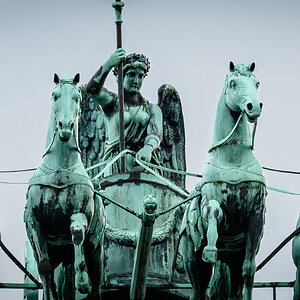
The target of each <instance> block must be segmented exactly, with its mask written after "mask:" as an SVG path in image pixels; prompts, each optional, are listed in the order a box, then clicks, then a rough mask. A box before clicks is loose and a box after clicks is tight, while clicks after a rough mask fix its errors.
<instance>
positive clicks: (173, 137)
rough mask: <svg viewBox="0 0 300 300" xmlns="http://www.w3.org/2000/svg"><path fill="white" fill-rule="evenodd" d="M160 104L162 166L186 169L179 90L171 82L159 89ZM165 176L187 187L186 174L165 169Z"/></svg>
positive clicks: (160, 155)
mask: <svg viewBox="0 0 300 300" xmlns="http://www.w3.org/2000/svg"><path fill="white" fill-rule="evenodd" d="M157 104H158V106H159V107H160V109H161V111H162V114H163V140H162V142H161V144H160V146H159V148H158V149H157V154H158V157H159V161H160V163H161V165H162V166H164V167H167V168H170V169H175V170H180V171H186V160H185V131H184V121H183V113H182V106H181V101H180V97H179V94H178V92H177V91H176V89H175V88H174V87H172V86H171V85H169V84H164V85H162V86H161V87H160V88H159V90H158V103H157ZM164 177H166V178H169V179H170V180H172V181H174V182H175V183H177V184H178V185H179V186H181V187H182V188H185V175H181V174H176V173H172V172H166V171H164Z"/></svg>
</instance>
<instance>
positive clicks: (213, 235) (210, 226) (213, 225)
mask: <svg viewBox="0 0 300 300" xmlns="http://www.w3.org/2000/svg"><path fill="white" fill-rule="evenodd" d="M202 218H203V219H204V221H205V224H206V226H207V232H206V237H207V246H206V247H205V248H204V249H203V253H202V259H203V260H204V261H206V262H208V263H215V262H216V261H217V253H218V250H217V247H216V244H217V240H218V223H219V222H220V221H221V220H222V218H223V212H222V209H221V207H220V204H219V202H218V201H216V200H209V201H208V202H207V203H206V204H205V206H204V207H203V209H202Z"/></svg>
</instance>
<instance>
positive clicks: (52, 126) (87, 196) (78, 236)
mask: <svg viewBox="0 0 300 300" xmlns="http://www.w3.org/2000/svg"><path fill="white" fill-rule="evenodd" d="M54 82H55V84H56V86H55V88H54V91H53V93H52V112H51V118H50V123H49V128H48V135H47V145H46V147H47V149H46V153H45V154H44V156H43V162H42V164H41V165H40V167H39V168H38V169H37V171H36V172H35V173H34V175H33V177H32V178H31V179H30V182H29V188H28V192H27V203H26V208H25V213H24V220H25V223H26V230H27V235H28V238H29V240H30V242H31V245H32V248H33V250H34V254H35V258H36V260H37V264H38V270H39V274H40V277H41V280H42V283H43V290H44V291H43V294H44V299H45V300H52V299H64V300H66V299H70V300H71V299H75V288H76V289H77V290H78V291H79V292H80V293H82V294H88V298H87V299H100V287H101V280H102V256H103V231H104V226H105V217H104V209H103V204H102V200H101V199H100V198H99V197H98V196H96V195H95V194H94V187H93V184H92V182H91V180H90V178H89V177H88V175H87V173H86V171H85V169H84V166H83V164H82V161H81V157H80V149H79V147H78V118H79V115H80V101H81V99H82V98H81V91H80V88H79V87H77V83H78V82H79V74H77V75H76V76H75V77H74V79H73V78H72V77H69V76H65V77H63V78H61V79H60V78H59V77H58V76H57V75H56V74H55V75H54ZM60 264H62V265H61V266H60V269H58V270H60V273H59V276H58V279H57V280H55V278H54V270H55V269H56V268H57V267H58V266H59V265H60Z"/></svg>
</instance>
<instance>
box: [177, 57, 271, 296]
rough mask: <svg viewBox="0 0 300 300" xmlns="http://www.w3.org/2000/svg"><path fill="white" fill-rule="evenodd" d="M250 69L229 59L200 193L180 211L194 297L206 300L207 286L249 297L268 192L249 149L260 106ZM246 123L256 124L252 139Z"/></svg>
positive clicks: (220, 293) (225, 293)
mask: <svg viewBox="0 0 300 300" xmlns="http://www.w3.org/2000/svg"><path fill="white" fill-rule="evenodd" d="M254 67H255V65H254V63H253V64H251V65H249V66H248V67H247V66H245V65H243V64H240V65H236V66H235V65H234V64H233V63H232V62H231V63H230V68H229V73H228V74H227V76H226V79H225V83H224V87H223V90H222V93H221V96H220V99H219V103H218V107H217V114H216V119H215V126H214V133H213V140H212V146H211V147H210V149H209V160H208V162H207V164H206V165H205V169H204V171H203V179H202V181H201V182H200V183H199V184H198V185H197V186H196V190H197V191H201V197H199V198H196V199H195V200H193V201H192V203H191V204H190V205H189V207H188V208H187V210H186V212H185V215H184V219H183V225H182V232H183V241H182V249H183V250H182V251H183V253H184V261H185V267H186V270H187V272H188V275H189V278H190V281H191V284H192V287H193V296H192V297H191V299H193V300H195V299H198V300H200V299H205V295H206V293H207V288H208V287H209V294H210V296H211V299H224V300H225V299H244V300H250V299H252V288H253V278H254V273H255V268H256V266H255V256H256V254H257V252H258V249H259V243H260V239H261V237H262V233H263V225H264V214H265V196H266V186H265V178H264V176H263V175H262V168H261V166H260V164H259V163H258V161H257V160H256V158H255V157H254V155H253V151H252V150H253V141H254V133H255V129H256V122H257V119H258V117H259V116H260V114H261V109H262V103H260V102H259V101H258V99H257V89H258V87H259V81H258V79H257V78H256V77H255V76H254V75H253V73H252V72H253V71H254ZM247 121H249V122H251V123H253V124H254V128H253V134H252V135H253V136H252V138H251V134H250V131H249V127H248V124H247ZM213 266H214V275H213V278H212V279H211V276H212V268H213Z"/></svg>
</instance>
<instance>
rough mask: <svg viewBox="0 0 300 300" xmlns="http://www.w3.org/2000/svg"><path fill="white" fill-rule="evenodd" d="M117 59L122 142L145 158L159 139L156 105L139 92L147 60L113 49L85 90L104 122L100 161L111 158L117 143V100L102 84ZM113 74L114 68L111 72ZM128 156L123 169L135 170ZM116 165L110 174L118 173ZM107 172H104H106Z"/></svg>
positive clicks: (158, 142)
mask: <svg viewBox="0 0 300 300" xmlns="http://www.w3.org/2000/svg"><path fill="white" fill-rule="evenodd" d="M121 60H124V63H123V72H124V108H125V111H124V123H125V134H124V136H125V145H126V148H127V149H130V150H132V151H134V152H136V153H137V156H138V157H139V158H140V159H142V160H145V161H148V162H149V161H150V160H151V158H152V157H153V159H154V161H155V160H156V162H157V156H155V152H154V150H155V149H157V147H158V146H159V144H160V142H161V139H162V131H163V128H162V113H161V110H160V108H159V107H158V105H156V104H152V103H149V102H148V101H147V100H146V99H145V98H144V97H143V96H142V95H141V93H140V89H141V87H142V84H143V81H144V78H145V76H146V75H147V73H148V71H149V68H150V63H149V60H148V59H147V58H146V57H145V56H143V55H141V54H135V53H133V54H130V55H128V56H126V55H125V51H124V49H118V50H116V51H115V52H114V53H113V54H112V55H111V56H110V58H109V59H108V60H107V61H106V62H105V63H104V64H103V65H102V67H101V68H100V69H99V70H98V71H97V72H96V73H95V75H94V76H93V77H92V79H91V80H90V81H89V83H88V85H87V87H86V92H87V93H88V95H89V96H90V97H91V98H92V99H93V100H94V101H95V102H96V103H97V104H99V105H100V106H101V108H102V110H103V112H104V115H105V119H106V121H107V129H108V130H107V140H106V141H105V150H104V157H103V159H104V160H107V159H111V158H113V157H115V156H116V155H117V154H118V152H119V149H118V146H119V137H120V136H119V115H118V111H119V102H118V96H117V95H116V94H114V93H112V92H110V91H108V90H107V89H106V88H104V87H103V85H104V82H105V79H106V76H107V75H108V73H109V72H110V71H111V69H112V68H114V67H116V66H117V65H119V63H120V62H121ZM114 74H116V71H114ZM136 167H137V165H136V164H135V162H134V160H133V159H132V157H130V156H127V161H126V170H127V171H132V170H134V169H136ZM118 172H119V170H118V167H117V164H114V165H113V166H112V169H111V170H110V174H116V173H118ZM106 175H108V173H107V174H106Z"/></svg>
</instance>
